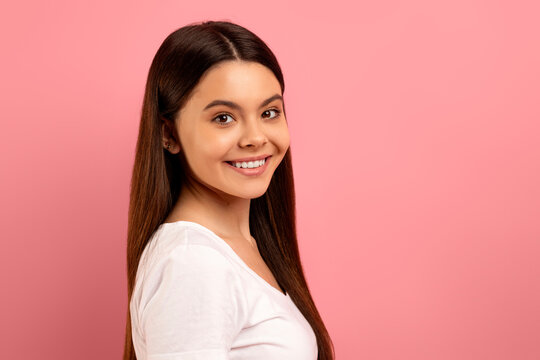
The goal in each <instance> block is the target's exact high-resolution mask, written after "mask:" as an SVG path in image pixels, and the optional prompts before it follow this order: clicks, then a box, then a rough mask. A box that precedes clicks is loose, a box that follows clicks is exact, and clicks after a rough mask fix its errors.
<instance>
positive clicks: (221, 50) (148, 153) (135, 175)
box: [123, 21, 335, 360]
mask: <svg viewBox="0 0 540 360" xmlns="http://www.w3.org/2000/svg"><path fill="white" fill-rule="evenodd" d="M235 60H236V61H251V62H257V63H259V64H262V65H264V66H266V67H267V68H268V69H270V70H271V71H272V72H273V73H274V75H275V77H276V78H277V80H278V81H279V83H280V86H281V92H282V94H283V92H284V90H285V83H284V79H283V74H282V72H281V68H280V66H279V63H278V61H277V59H276V57H275V56H274V54H273V53H272V51H271V50H270V49H269V47H268V46H267V45H266V44H265V43H264V42H263V41H262V40H261V39H260V38H259V37H258V36H257V35H255V34H254V33H252V32H251V31H249V30H247V29H246V28H244V27H242V26H240V25H237V24H233V23H231V22H228V21H205V22H199V23H192V24H189V25H186V26H184V27H181V28H179V29H177V30H176V31H174V32H172V33H171V34H170V35H169V36H168V37H167V38H166V39H165V40H164V41H163V43H162V44H161V46H160V47H159V49H158V51H157V53H156V55H155V57H154V59H153V61H152V64H151V66H150V70H149V73H148V78H147V82H146V88H145V93H144V100H143V106H142V112H141V120H140V124H139V135H138V139H137V145H136V150H135V161H134V165H133V172H132V177H131V187H130V199H129V212H128V233H127V277H128V311H127V321H126V333H125V345H124V355H123V359H124V360H136V354H135V350H134V346H133V339H132V332H131V316H130V311H129V303H130V301H131V297H132V293H133V288H134V284H135V280H136V274H137V268H138V265H139V260H140V258H141V255H142V253H143V251H144V249H145V247H146V246H147V244H148V242H149V240H150V238H151V236H152V234H153V233H154V232H155V231H156V230H157V228H158V227H159V226H160V225H161V224H162V223H163V222H164V220H165V219H166V217H167V216H168V214H169V212H170V211H171V210H172V208H173V206H174V204H175V202H176V201H177V199H178V196H179V194H180V190H181V189H182V186H184V185H185V184H186V182H187V181H190V179H191V176H190V175H191V174H190V169H189V166H188V165H187V162H186V159H185V155H184V154H183V151H181V152H180V153H179V154H176V155H173V154H171V153H169V152H168V151H167V150H165V149H164V148H163V146H162V138H163V134H162V124H163V122H165V123H166V124H167V126H170V127H172V129H173V131H172V134H173V136H174V137H175V140H177V142H179V139H177V138H176V134H177V132H176V129H175V127H174V118H175V116H176V115H177V114H178V112H179V111H180V109H182V107H183V106H184V104H185V103H186V101H187V100H188V99H189V96H190V94H191V92H192V90H193V88H194V87H195V86H196V85H197V83H198V82H199V79H200V78H201V76H202V75H203V74H204V73H205V72H206V71H207V70H208V69H209V68H211V67H212V66H214V65H216V64H218V63H220V62H222V61H235ZM283 112H284V114H285V107H284V108H283ZM249 228H250V229H251V231H252V235H253V237H254V238H255V239H257V246H258V248H259V252H260V254H261V257H262V258H263V259H264V261H265V262H266V264H267V265H268V267H269V268H270V270H271V271H272V274H273V275H274V277H275V278H276V281H277V282H278V283H279V285H280V286H281V288H282V289H284V290H285V291H286V292H287V293H289V295H290V298H291V299H292V300H293V302H294V303H295V304H296V306H297V307H298V309H299V310H300V312H302V314H303V315H304V317H305V318H306V320H307V321H308V322H309V324H310V325H311V327H312V329H313V331H314V333H315V336H316V338H317V348H318V358H317V359H319V360H333V359H334V358H335V354H334V348H333V344H332V341H331V338H330V336H329V334H328V331H327V329H326V327H325V325H324V323H323V320H322V318H321V316H320V314H319V312H318V310H317V308H316V306H315V303H314V301H313V298H312V297H311V294H310V291H309V288H308V285H307V283H306V279H305V276H304V271H303V268H302V264H301V261H300V255H299V251H298V242H297V237H296V212H295V192H294V179H293V169H292V163H291V152H290V147H289V149H288V150H287V152H286V153H285V156H284V158H283V160H282V161H281V163H280V164H279V166H278V167H277V169H276V171H275V172H274V174H273V176H272V180H271V182H270V185H269V187H268V189H267V191H266V192H265V194H264V195H262V196H260V197H258V198H255V199H251V205H250V211H249Z"/></svg>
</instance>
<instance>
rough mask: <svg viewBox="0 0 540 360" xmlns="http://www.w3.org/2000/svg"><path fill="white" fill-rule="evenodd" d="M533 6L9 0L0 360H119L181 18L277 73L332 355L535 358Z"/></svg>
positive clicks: (539, 167)
mask: <svg viewBox="0 0 540 360" xmlns="http://www.w3.org/2000/svg"><path fill="white" fill-rule="evenodd" d="M537 3H538V2H535V1H529V2H522V1H480V0H466V1H465V0H459V1H455V0H453V1H427V0H426V1H420V0H413V1H397V0H388V1H364V2H362V3H360V4H358V3H357V2H356V1H350V2H344V1H333V2H331V4H332V5H331V6H330V5H328V4H320V5H319V4H317V2H311V1H310V2H308V1H305V2H299V1H297V2H292V3H287V2H285V1H281V0H279V1H273V2H264V3H263V2H253V1H193V2H187V1H185V2H179V1H146V2H144V1H112V2H110V1H85V2H81V1H55V2H46V1H32V2H10V3H9V4H8V3H6V4H3V5H1V7H2V8H1V9H0V14H1V15H0V20H1V21H0V26H1V29H0V30H1V31H0V40H1V42H0V44H1V46H2V57H1V62H2V66H1V67H0V71H1V74H0V75H1V80H0V95H1V96H0V98H1V114H2V130H1V131H0V146H1V148H0V151H1V156H0V161H1V163H0V166H1V170H0V171H1V173H0V179H1V180H0V181H1V183H0V196H1V198H0V203H1V207H0V211H1V213H0V215H1V219H2V226H1V238H2V250H1V251H0V254H1V255H0V256H1V259H0V260H1V261H0V267H1V268H0V276H1V282H2V292H1V295H0V301H1V306H0V311H1V320H0V331H1V334H0V342H1V346H0V349H1V350H0V352H1V353H0V357H1V358H2V359H119V358H120V356H121V353H122V349H123V336H124V324H125V312H126V309H127V303H126V301H127V300H126V296H127V295H126V292H127V291H126V275H125V259H124V258H125V246H126V226H127V208H128V194H129V180H130V175H131V173H130V171H131V167H132V164H133V155H134V148H135V141H136V136H137V131H138V122H139V114H140V108H141V103H142V95H143V91H144V84H145V80H146V76H147V72H148V68H149V66H150V62H151V60H152V58H153V56H154V54H155V51H156V50H157V48H158V47H159V45H160V44H161V42H162V41H163V39H164V38H165V37H166V36H167V35H168V34H169V33H170V32H172V31H173V30H175V29H177V28H178V27H180V26H183V25H186V24H187V23H190V22H193V21H199V20H209V19H212V20H222V19H227V20H231V21H234V22H237V23H239V24H240V25H243V26H246V27H247V28H248V29H250V30H252V31H254V32H255V33H256V34H258V35H259V36H260V37H261V38H262V39H263V40H265V41H266V42H267V43H268V45H269V46H270V47H271V48H272V49H273V51H274V52H275V53H276V55H277V57H278V59H279V61H280V64H281V65H282V67H283V71H284V75H285V81H286V90H285V101H286V103H287V105H286V106H287V112H288V122H289V125H290V131H291V148H292V154H293V162H294V172H295V180H296V191H297V197H298V198H297V202H298V231H299V240H300V248H301V249H300V250H301V254H302V259H303V264H304V267H305V271H306V276H307V278H308V281H309V284H310V288H311V291H312V293H313V296H314V298H315V301H316V303H317V305H318V307H319V309H320V311H321V314H322V316H323V319H324V320H325V322H326V324H327V326H328V329H329V332H330V334H331V336H332V338H333V340H334V343H335V347H336V354H337V358H338V359H343V360H345V359H371V360H383V359H384V360H386V359H415V360H423V359H490V360H493V359H512V360H513V359H520V360H525V359H531V360H532V359H539V358H540V305H539V304H540V260H539V258H540V221H539V220H540V186H539V184H540V125H539V121H540V106H539V100H540V66H539V64H540V25H539V24H540V23H539V22H538V17H539V12H540V8H539V6H538V5H536V4H537Z"/></svg>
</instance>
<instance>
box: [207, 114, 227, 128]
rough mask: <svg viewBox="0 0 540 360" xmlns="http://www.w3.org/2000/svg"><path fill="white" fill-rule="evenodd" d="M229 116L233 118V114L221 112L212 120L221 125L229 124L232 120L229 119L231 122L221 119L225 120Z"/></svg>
mask: <svg viewBox="0 0 540 360" xmlns="http://www.w3.org/2000/svg"><path fill="white" fill-rule="evenodd" d="M227 117H230V118H231V119H232V116H231V115H230V114H226V113H223V114H219V115H218V116H216V117H215V118H213V119H212V121H214V122H217V123H218V124H219V125H221V126H225V125H229V124H230V123H231V122H232V121H229V122H222V121H219V120H223V119H225V120H227ZM216 120H218V121H216Z"/></svg>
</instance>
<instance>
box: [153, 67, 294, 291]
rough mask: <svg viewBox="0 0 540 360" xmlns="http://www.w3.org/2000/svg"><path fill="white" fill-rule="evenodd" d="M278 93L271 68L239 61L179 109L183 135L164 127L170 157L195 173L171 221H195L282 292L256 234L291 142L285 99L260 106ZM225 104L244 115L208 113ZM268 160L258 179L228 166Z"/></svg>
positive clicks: (212, 75)
mask: <svg viewBox="0 0 540 360" xmlns="http://www.w3.org/2000/svg"><path fill="white" fill-rule="evenodd" d="M276 94H278V95H282V94H281V87H280V85H279V82H278V80H277V79H276V77H275V76H274V74H273V73H272V71H270V70H269V69H268V68H266V67H265V66H263V65H261V64H259V63H256V62H244V61H236V60H234V61H226V62H221V63H219V64H217V65H215V66H214V67H212V68H210V69H209V70H208V71H207V72H206V73H205V74H204V75H203V77H201V79H200V81H199V83H198V84H197V86H196V87H195V88H194V90H193V92H192V94H191V96H190V98H189V99H188V101H187V102H186V104H185V105H184V107H183V108H182V109H181V110H180V111H179V113H178V115H177V117H176V118H175V120H174V121H175V125H176V129H177V130H178V131H177V133H176V134H174V135H175V136H173V134H172V133H171V131H170V130H169V127H167V126H166V124H165V123H164V127H163V134H164V136H163V146H164V148H165V149H166V148H167V143H168V144H170V148H169V149H168V151H170V152H171V153H172V154H178V153H179V152H180V151H183V152H184V153H185V156H186V159H187V162H188V165H189V167H190V169H191V171H192V173H193V179H191V181H190V182H189V184H187V185H186V186H184V188H183V190H182V192H181V194H180V196H179V200H178V201H177V203H176V204H175V206H174V208H173V210H172V211H171V213H170V214H169V216H168V217H167V219H166V220H165V222H175V221H179V220H185V221H193V222H196V223H199V224H201V225H203V226H205V227H207V228H209V229H210V230H212V231H213V232H214V233H216V234H217V235H218V236H220V237H221V238H222V239H224V240H225V241H227V242H228V243H229V245H230V246H231V247H232V248H233V249H234V250H235V251H236V252H237V254H238V255H239V256H240V257H241V258H243V260H244V261H245V262H246V263H247V264H248V266H250V267H251V268H252V269H253V270H255V271H256V272H258V273H259V275H260V276H261V277H263V278H264V279H266V280H267V281H268V282H269V283H270V284H271V285H273V286H274V287H276V288H277V287H278V286H277V283H276V281H275V279H274V278H273V276H272V275H271V272H270V271H269V270H268V268H267V266H266V264H264V261H263V260H262V258H261V257H260V254H259V252H258V249H257V244H256V241H255V239H254V238H253V237H252V236H251V232H250V229H249V209H250V203H251V199H253V198H257V197H260V196H262V195H263V194H264V193H265V192H266V190H267V189H268V186H269V184H270V181H271V179H272V175H273V173H274V172H275V170H276V168H277V166H278V165H279V163H280V162H281V161H282V159H283V157H284V156H285V153H286V152H287V149H288V148H289V144H290V136H289V129H288V125H287V120H286V118H285V115H284V114H283V102H282V100H281V99H275V100H273V101H271V102H270V103H268V104H267V105H265V106H264V107H260V106H261V104H262V103H263V101H264V100H266V99H268V98H270V97H272V96H273V95H276ZM217 99H220V100H228V101H232V102H235V103H237V104H238V105H239V106H240V109H234V108H231V107H229V106H226V105H217V106H214V107H211V108H209V109H207V110H204V108H205V106H207V105H208V104H209V103H210V102H212V101H214V100H217ZM273 110H278V111H279V112H276V111H273ZM223 113H227V114H223ZM218 115H219V116H218ZM227 115H228V116H227ZM175 139H179V142H178V141H176V140H175ZM262 154H269V155H272V157H271V158H270V159H268V160H267V162H269V164H268V167H267V169H266V170H265V172H264V173H263V174H261V175H258V176H246V175H243V174H240V173H238V172H237V171H235V170H234V169H232V168H230V167H229V165H227V163H225V161H230V160H235V159H240V158H244V157H249V156H256V155H262Z"/></svg>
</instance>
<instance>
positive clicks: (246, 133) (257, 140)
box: [240, 118, 268, 147]
mask: <svg viewBox="0 0 540 360" xmlns="http://www.w3.org/2000/svg"><path fill="white" fill-rule="evenodd" d="M262 121H264V120H263V119H260V118H254V119H250V120H246V121H245V122H244V129H243V133H242V137H241V139H240V147H261V146H262V145H264V144H266V142H267V141H268V138H267V136H266V133H265V131H264V128H263V125H262V123H261V122H262Z"/></svg>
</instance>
